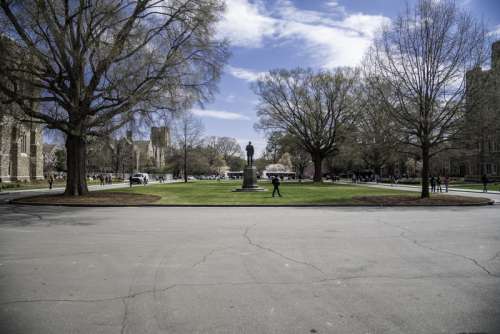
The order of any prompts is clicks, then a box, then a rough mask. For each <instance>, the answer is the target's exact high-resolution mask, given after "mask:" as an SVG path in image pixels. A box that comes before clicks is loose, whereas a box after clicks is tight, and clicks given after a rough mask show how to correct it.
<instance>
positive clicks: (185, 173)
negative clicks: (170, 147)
mask: <svg viewBox="0 0 500 334" xmlns="http://www.w3.org/2000/svg"><path fill="white" fill-rule="evenodd" d="M187 181H188V174H187V147H184V183H187Z"/></svg>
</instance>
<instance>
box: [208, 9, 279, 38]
mask: <svg viewBox="0 0 500 334" xmlns="http://www.w3.org/2000/svg"><path fill="white" fill-rule="evenodd" d="M263 11H265V8H264V7H263V5H262V4H260V3H249V2H248V1H247V0H227V1H226V12H225V14H224V17H223V18H222V20H221V21H219V22H218V25H217V31H218V37H222V38H227V39H229V40H230V41H231V44H232V45H234V46H243V47H260V46H261V45H262V41H263V39H264V38H266V37H270V36H271V35H272V34H273V31H274V28H273V26H274V24H275V22H274V19H273V18H271V17H267V16H266V15H262V14H261V12H263Z"/></svg>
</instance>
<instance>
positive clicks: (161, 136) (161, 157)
mask: <svg viewBox="0 0 500 334" xmlns="http://www.w3.org/2000/svg"><path fill="white" fill-rule="evenodd" d="M151 145H152V147H153V154H154V161H155V167H157V168H162V167H164V166H165V157H166V156H167V149H168V147H169V146H170V129H169V128H168V127H166V126H162V127H152V128H151Z"/></svg>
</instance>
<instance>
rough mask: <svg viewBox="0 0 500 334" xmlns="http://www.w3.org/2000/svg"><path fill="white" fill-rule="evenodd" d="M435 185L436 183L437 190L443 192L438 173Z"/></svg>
mask: <svg viewBox="0 0 500 334" xmlns="http://www.w3.org/2000/svg"><path fill="white" fill-rule="evenodd" d="M436 185H437V191H439V192H440V193H442V192H443V188H441V177H440V176H439V175H438V177H437V178H436Z"/></svg>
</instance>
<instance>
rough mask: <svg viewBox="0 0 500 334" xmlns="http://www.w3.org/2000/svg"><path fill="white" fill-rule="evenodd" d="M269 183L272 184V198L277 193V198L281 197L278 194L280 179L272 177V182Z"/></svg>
mask: <svg viewBox="0 0 500 334" xmlns="http://www.w3.org/2000/svg"><path fill="white" fill-rule="evenodd" d="M271 183H272V184H273V197H274V194H275V193H276V192H277V193H278V196H279V197H281V194H280V178H279V177H278V176H275V177H273V180H272V181H271Z"/></svg>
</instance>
